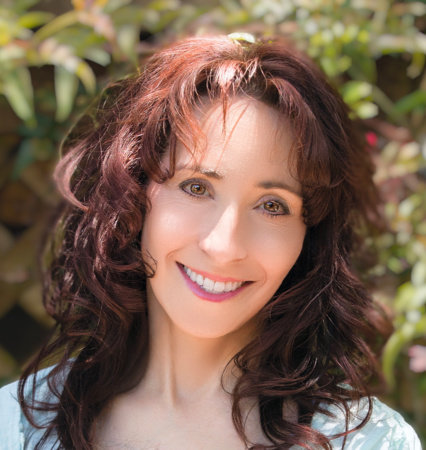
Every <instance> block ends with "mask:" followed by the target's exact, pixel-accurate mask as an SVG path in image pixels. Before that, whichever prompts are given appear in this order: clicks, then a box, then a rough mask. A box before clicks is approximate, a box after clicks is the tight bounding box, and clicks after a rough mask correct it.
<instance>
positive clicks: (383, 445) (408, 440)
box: [312, 398, 421, 450]
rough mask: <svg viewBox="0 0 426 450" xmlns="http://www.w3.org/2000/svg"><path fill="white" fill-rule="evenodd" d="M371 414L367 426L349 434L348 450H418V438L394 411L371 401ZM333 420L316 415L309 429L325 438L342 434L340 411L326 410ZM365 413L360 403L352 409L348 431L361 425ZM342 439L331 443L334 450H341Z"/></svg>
mask: <svg viewBox="0 0 426 450" xmlns="http://www.w3.org/2000/svg"><path fill="white" fill-rule="evenodd" d="M372 407H373V409H372V414H371V416H370V418H369V420H368V422H367V423H366V424H365V425H364V426H363V427H362V428H361V429H359V430H357V431H354V432H353V433H350V434H349V435H348V437H347V439H346V445H345V449H347V450H421V445H420V441H419V438H418V437H417V435H416V433H415V431H414V430H413V428H412V427H411V426H410V425H409V424H408V423H407V422H406V421H405V420H404V418H403V417H402V416H401V414H399V413H398V412H397V411H395V410H393V409H392V408H390V407H389V406H387V405H385V404H384V403H382V402H381V401H380V400H378V399H377V398H373V399H372ZM328 410H329V411H330V412H331V413H332V414H333V417H328V416H326V415H325V414H315V415H314V418H313V421H312V427H313V428H315V429H316V430H318V431H320V432H321V433H323V434H325V435H326V436H330V437H331V436H333V435H335V434H338V433H341V432H344V430H345V416H344V412H343V409H342V408H339V407H338V406H333V407H330V408H328ZM367 411H368V401H367V400H366V399H363V400H361V401H360V402H359V404H355V405H353V406H352V407H351V414H352V415H351V418H350V422H349V428H350V429H353V428H354V427H356V426H357V425H358V424H360V423H361V422H362V420H363V419H364V418H365V416H366V414H367ZM342 443H343V438H336V439H333V440H332V441H331V444H332V447H333V448H336V449H337V448H341V446H342Z"/></svg>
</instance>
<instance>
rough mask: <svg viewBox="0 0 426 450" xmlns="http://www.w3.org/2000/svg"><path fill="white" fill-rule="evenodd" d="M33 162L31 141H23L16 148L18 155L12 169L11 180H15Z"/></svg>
mask: <svg viewBox="0 0 426 450" xmlns="http://www.w3.org/2000/svg"><path fill="white" fill-rule="evenodd" d="M34 160H35V158H34V152H33V140H32V139H24V140H23V141H22V142H21V145H20V146H19V148H18V155H17V157H16V159H15V164H14V166H13V169H12V179H16V178H18V177H19V175H20V174H21V173H22V171H23V170H24V169H25V168H26V167H28V166H29V165H30V164H31V163H33V162H34Z"/></svg>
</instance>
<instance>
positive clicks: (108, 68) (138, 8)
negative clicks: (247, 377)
mask: <svg viewBox="0 0 426 450" xmlns="http://www.w3.org/2000/svg"><path fill="white" fill-rule="evenodd" d="M425 29H426V4H425V3H424V2H422V1H392V0H376V1H374V2H373V1H370V0H216V1H214V0H192V1H189V0H186V1H185V0H181V1H179V0H154V1H151V2H149V1H143V0H140V1H137V0H133V1H132V0H40V1H38V0H1V4H0V255H1V256H0V386H1V385H2V384H5V383H7V382H9V381H11V380H13V379H15V378H16V377H17V376H18V375H19V372H20V368H21V367H22V365H23V364H25V361H26V360H27V359H28V358H29V357H30V356H31V354H33V353H34V351H35V350H36V349H37V348H38V346H39V345H40V343H41V342H42V341H43V339H45V337H46V336H47V333H48V330H49V328H50V327H51V322H50V320H49V319H48V318H47V317H46V316H45V314H44V311H43V307H42V302H41V282H40V274H39V270H38V269H39V265H38V262H37V253H38V251H39V246H40V240H41V235H42V232H43V229H44V228H45V222H46V217H47V216H48V214H49V212H50V211H52V209H53V208H54V206H55V204H56V203H57V201H58V197H57V194H56V192H55V189H54V187H53V184H52V181H51V173H52V169H53V167H54V165H55V162H56V161H57V159H58V147H59V143H60V141H61V139H62V138H63V136H64V134H65V133H66V132H67V130H68V129H69V127H70V126H71V125H72V123H74V122H75V120H76V119H77V117H78V116H79V114H81V113H82V111H84V109H85V107H86V106H87V105H88V104H89V103H90V102H91V101H92V100H93V98H94V97H95V96H96V95H97V94H98V93H99V92H100V91H101V89H102V88H103V87H105V86H106V85H107V84H108V83H109V82H110V81H113V80H116V79H118V78H121V77H123V76H125V75H126V74H128V73H132V72H134V71H135V70H137V67H138V66H140V64H141V61H142V64H143V60H144V58H146V57H147V56H149V55H150V54H152V52H153V51H154V50H155V49H156V48H158V47H160V46H162V45H164V44H166V43H168V42H171V41H173V40H175V39H176V38H179V37H183V36H185V35H187V34H196V33H198V34H205V33H218V32H219V33H226V34H227V33H232V32H249V33H252V34H254V35H264V36H265V35H266V36H268V35H274V34H281V35H284V36H288V37H290V38H292V39H293V40H294V41H295V42H296V44H297V45H298V46H299V47H300V48H302V49H304V50H305V51H306V52H307V53H308V54H309V55H310V56H311V57H312V58H314V59H315V60H316V61H317V62H318V64H319V65H320V66H321V67H322V69H323V70H324V71H325V72H326V74H327V75H328V77H329V79H330V80H331V82H332V83H333V84H334V85H335V86H336V87H337V89H338V90H339V91H340V92H341V93H342V95H343V98H344V100H345V101H346V102H347V104H348V105H349V106H350V108H351V110H352V114H353V116H354V117H357V118H359V119H361V120H362V122H363V128H364V130H365V137H366V141H367V143H368V151H370V152H371V153H372V156H373V158H374V160H375V163H376V166H377V173H376V182H377V184H378V186H379V188H380V191H381V193H382V196H383V199H384V206H383V210H384V214H385V215H386V218H387V222H388V229H387V230H386V231H384V232H383V233H380V234H379V235H377V236H375V237H366V244H367V246H368V247H369V248H371V249H375V250H377V251H378V258H377V260H376V261H369V262H368V263H367V262H365V264H364V263H363V262H361V263H360V269H361V275H362V277H363V278H364V280H365V282H366V283H367V284H368V286H369V287H370V289H371V290H372V292H373V294H374V296H375V298H376V299H377V300H378V301H380V302H382V303H383V304H384V305H385V306H386V308H387V309H388V310H389V311H390V312H391V313H392V315H393V317H394V323H395V332H394V333H393V335H392V336H391V338H390V340H389V341H388V343H387V345H386V347H385V350H384V353H383V355H382V365H383V370H384V373H385V376H386V379H387V383H388V391H387V392H388V393H387V394H386V396H384V397H383V398H384V400H385V401H386V402H387V403H389V404H390V405H391V406H393V407H394V408H396V409H397V410H398V411H400V412H401V413H402V414H403V415H404V416H405V417H406V419H407V420H408V421H409V422H410V423H411V424H412V425H413V426H414V427H415V429H416V430H417V432H418V433H419V434H420V435H421V437H422V439H423V443H424V444H425V443H426V191H425V184H426V183H425V181H426V165H425V160H426V122H425V120H424V119H425V111H426V75H425V55H426V35H425V34H424V32H425Z"/></svg>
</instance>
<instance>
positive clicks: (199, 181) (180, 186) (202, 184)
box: [179, 180, 209, 198]
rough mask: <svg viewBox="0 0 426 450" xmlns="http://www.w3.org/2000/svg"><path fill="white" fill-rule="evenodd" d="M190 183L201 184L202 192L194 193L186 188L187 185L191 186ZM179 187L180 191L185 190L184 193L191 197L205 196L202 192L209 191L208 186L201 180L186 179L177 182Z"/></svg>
mask: <svg viewBox="0 0 426 450" xmlns="http://www.w3.org/2000/svg"><path fill="white" fill-rule="evenodd" d="M191 185H199V186H201V187H202V188H203V189H204V192H203V194H195V193H193V192H191V191H190V190H187V189H186V188H188V187H189V188H191ZM179 188H180V189H182V191H183V192H185V193H186V194H188V195H190V196H191V197H195V198H201V197H206V196H205V195H204V193H209V189H208V187H207V186H206V184H205V183H204V182H202V181H201V180H186V181H184V182H183V183H180V184H179Z"/></svg>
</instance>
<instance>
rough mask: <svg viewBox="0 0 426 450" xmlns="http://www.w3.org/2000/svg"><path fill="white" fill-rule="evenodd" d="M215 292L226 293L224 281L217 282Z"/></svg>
mask: <svg viewBox="0 0 426 450" xmlns="http://www.w3.org/2000/svg"><path fill="white" fill-rule="evenodd" d="M214 291H215V292H224V291H225V283H224V282H223V281H216V283H215V284H214Z"/></svg>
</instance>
